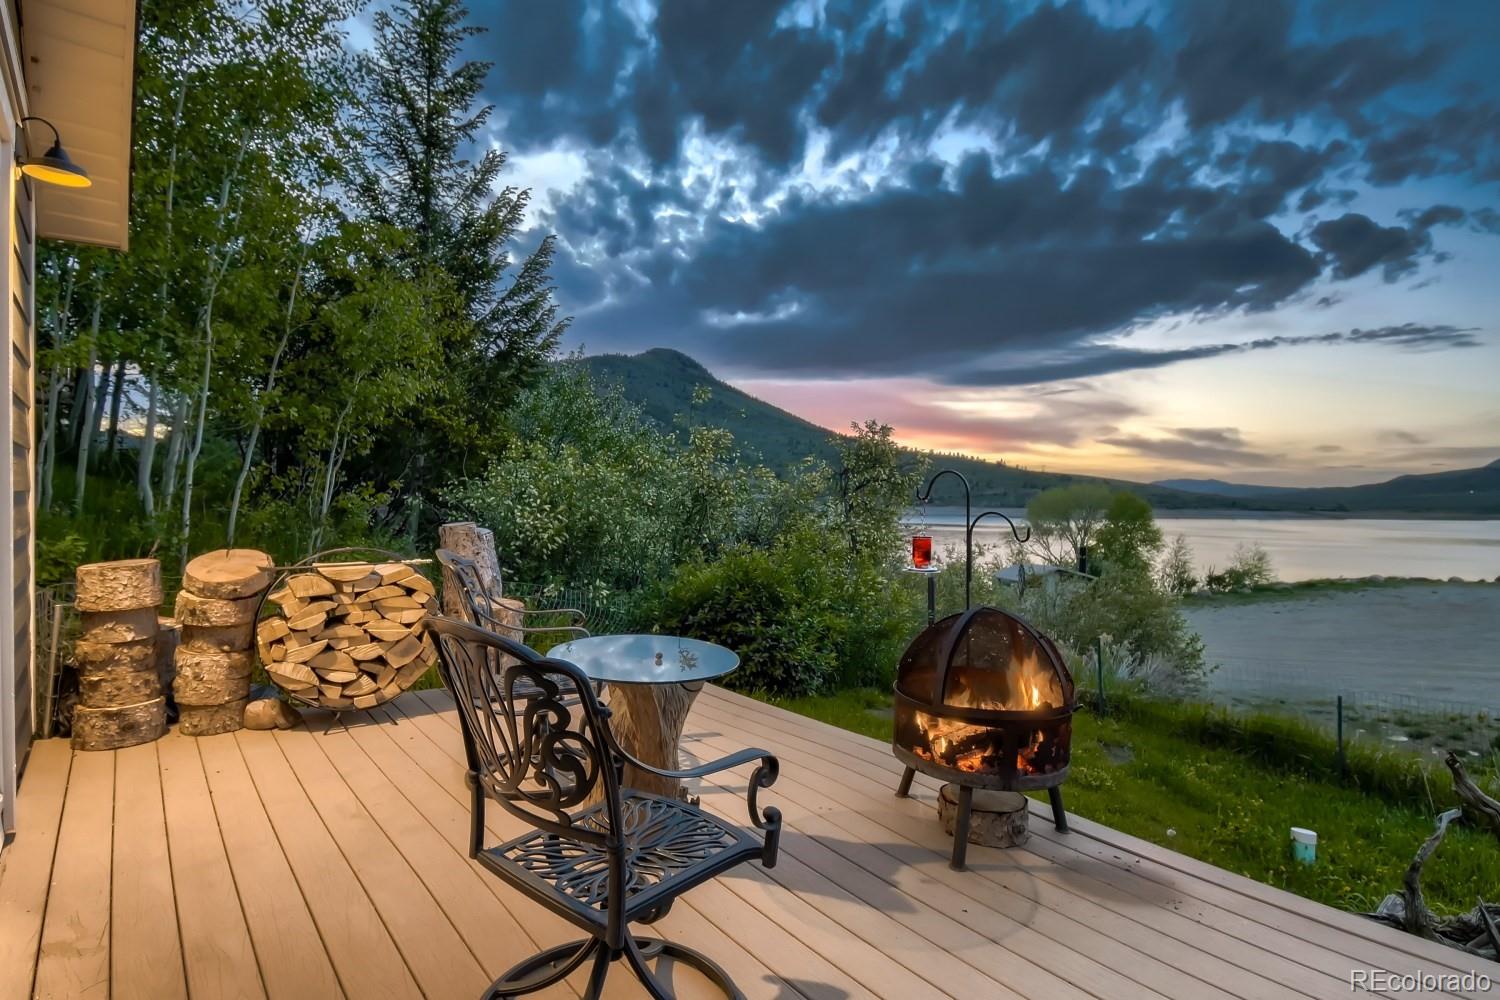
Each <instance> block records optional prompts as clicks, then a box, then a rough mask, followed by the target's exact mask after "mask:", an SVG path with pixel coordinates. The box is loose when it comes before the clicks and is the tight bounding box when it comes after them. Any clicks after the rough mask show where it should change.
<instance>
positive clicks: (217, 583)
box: [172, 549, 273, 736]
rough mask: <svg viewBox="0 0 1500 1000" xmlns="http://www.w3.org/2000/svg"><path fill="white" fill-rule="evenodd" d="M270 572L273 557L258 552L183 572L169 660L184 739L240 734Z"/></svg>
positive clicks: (229, 555) (229, 553)
mask: <svg viewBox="0 0 1500 1000" xmlns="http://www.w3.org/2000/svg"><path fill="white" fill-rule="evenodd" d="M272 573H273V562H272V560H271V557H270V556H269V555H267V554H266V553H264V552H258V551H256V550H255V549H218V550H215V551H213V552H205V553H204V554H202V555H200V556H195V557H194V558H193V559H192V560H190V561H189V562H188V564H187V567H186V568H185V569H184V571H183V579H182V590H180V591H178V594H177V604H176V607H175V611H174V613H175V617H176V619H177V621H178V622H180V623H181V627H182V639H181V643H180V645H179V646H178V647H177V650H176V652H175V653H174V654H173V656H172V661H173V664H174V666H175V668H176V669H175V674H176V676H175V677H174V678H173V680H172V694H173V698H174V700H175V701H176V702H177V709H178V719H177V723H178V725H177V728H178V731H180V732H181V733H183V735H185V736H213V735H216V734H218V733H232V732H234V731H235V730H237V729H242V728H244V722H245V703H246V700H247V699H248V698H249V696H250V672H251V669H252V668H253V667H254V665H255V653H254V645H255V613H256V610H257V609H258V608H259V606H260V599H261V595H262V594H264V593H265V591H266V590H267V588H269V587H270V585H271V576H272Z"/></svg>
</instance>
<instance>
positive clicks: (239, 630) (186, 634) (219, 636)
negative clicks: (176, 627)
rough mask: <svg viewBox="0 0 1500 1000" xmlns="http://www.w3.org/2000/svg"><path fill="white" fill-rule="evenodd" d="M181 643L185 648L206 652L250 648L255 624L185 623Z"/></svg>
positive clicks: (228, 651)
mask: <svg viewBox="0 0 1500 1000" xmlns="http://www.w3.org/2000/svg"><path fill="white" fill-rule="evenodd" d="M181 628H182V638H181V644H182V648H183V649H193V650H199V651H201V652H205V653H233V652H236V651H238V650H242V649H249V648H250V644H251V642H252V637H253V636H254V634H255V624H254V623H253V622H245V623H244V624H243V625H222V626H212V625H184V626H182V627H181Z"/></svg>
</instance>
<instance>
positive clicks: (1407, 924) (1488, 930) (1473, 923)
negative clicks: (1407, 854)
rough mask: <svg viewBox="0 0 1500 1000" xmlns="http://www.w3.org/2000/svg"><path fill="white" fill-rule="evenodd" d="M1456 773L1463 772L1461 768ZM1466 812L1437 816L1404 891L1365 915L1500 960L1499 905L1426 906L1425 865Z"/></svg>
mask: <svg viewBox="0 0 1500 1000" xmlns="http://www.w3.org/2000/svg"><path fill="white" fill-rule="evenodd" d="M1450 766H1451V765H1450ZM1457 773H1460V774H1461V773H1462V769H1461V768H1460V769H1459V771H1458V772H1457ZM1480 794H1481V795H1483V793H1482V792H1481V793H1480ZM1491 801H1493V800H1491ZM1463 815H1464V811H1463V810H1462V809H1449V810H1448V811H1447V812H1445V813H1443V814H1442V815H1441V816H1439V817H1438V818H1437V829H1436V830H1434V831H1433V832H1432V835H1431V836H1430V837H1428V838H1427V839H1426V840H1425V841H1423V842H1422V846H1421V847H1419V848H1418V849H1417V853H1416V856H1415V857H1414V858H1412V861H1411V864H1410V865H1408V866H1407V868H1406V874H1405V875H1404V876H1402V879H1401V891H1400V892H1394V893H1391V894H1390V895H1389V896H1387V897H1385V899H1384V900H1382V901H1381V904H1380V906H1379V908H1378V909H1376V911H1375V912H1374V913H1366V914H1365V916H1367V917H1369V918H1371V919H1372V920H1379V921H1380V922H1382V923H1386V924H1390V925H1391V926H1392V927H1396V928H1398V929H1400V930H1404V931H1406V932H1408V933H1410V934H1416V935H1418V936H1420V937H1424V938H1427V939H1428V940H1430V941H1436V942H1438V943H1439V944H1445V945H1448V946H1449V947H1450V948H1457V949H1458V950H1459V951H1463V952H1467V953H1468V954H1471V955H1478V956H1480V957H1481V958H1488V959H1489V960H1490V961H1500V927H1497V926H1496V920H1497V918H1500V906H1497V905H1494V904H1491V903H1486V902H1485V901H1484V899H1483V898H1482V897H1480V898H1479V900H1478V905H1477V906H1475V907H1474V909H1472V910H1470V911H1469V912H1468V913H1460V914H1456V915H1454V916H1449V917H1440V916H1438V915H1437V914H1435V913H1433V912H1432V911H1431V910H1430V909H1428V908H1427V901H1426V900H1425V899H1424V898H1423V896H1422V868H1423V866H1425V865H1426V864H1427V862H1428V860H1430V859H1431V857H1432V855H1433V854H1434V853H1436V851H1437V849H1438V846H1439V845H1440V844H1442V842H1443V838H1444V837H1445V836H1446V835H1447V833H1448V827H1449V825H1451V824H1452V823H1454V822H1456V821H1458V820H1459V819H1461V818H1462V817H1463Z"/></svg>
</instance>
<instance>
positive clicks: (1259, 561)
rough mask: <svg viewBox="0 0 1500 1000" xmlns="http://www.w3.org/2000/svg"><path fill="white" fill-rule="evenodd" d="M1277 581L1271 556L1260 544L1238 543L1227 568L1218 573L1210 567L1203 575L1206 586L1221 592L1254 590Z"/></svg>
mask: <svg viewBox="0 0 1500 1000" xmlns="http://www.w3.org/2000/svg"><path fill="white" fill-rule="evenodd" d="M1275 582H1276V572H1275V570H1273V569H1272V568H1271V556H1270V554H1269V553H1268V552H1266V550H1265V549H1263V548H1261V547H1260V546H1259V545H1236V546H1235V548H1234V558H1233V559H1231V560H1230V563H1229V567H1228V568H1227V569H1225V570H1224V571H1223V572H1222V573H1218V572H1215V571H1214V570H1213V569H1212V568H1210V569H1209V571H1208V572H1207V573H1206V574H1205V575H1204V577H1203V585H1204V586H1205V587H1207V588H1208V589H1209V590H1214V591H1220V592H1230V591H1236V590H1254V589H1255V588H1256V587H1265V586H1268V585H1269V584H1272V583H1275Z"/></svg>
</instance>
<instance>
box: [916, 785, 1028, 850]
mask: <svg viewBox="0 0 1500 1000" xmlns="http://www.w3.org/2000/svg"><path fill="white" fill-rule="evenodd" d="M1026 815H1027V812H1026V796H1024V795H1022V794H1021V793H1020V792H997V791H993V790H991V789H988V788H976V789H974V804H973V806H972V811H971V812H970V814H969V843H971V844H983V845H984V846H985V847H1020V846H1021V845H1023V844H1025V843H1026V841H1027V840H1028V839H1029V838H1030V836H1031V834H1029V833H1028V832H1027V830H1026ZM938 817H939V818H940V819H941V820H942V821H943V829H944V830H946V831H947V832H948V835H949V836H952V835H953V828H954V826H955V825H956V824H957V821H958V786H957V785H955V784H953V783H952V782H950V783H948V784H946V785H944V786H943V787H942V789H941V790H940V791H939V792H938Z"/></svg>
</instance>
